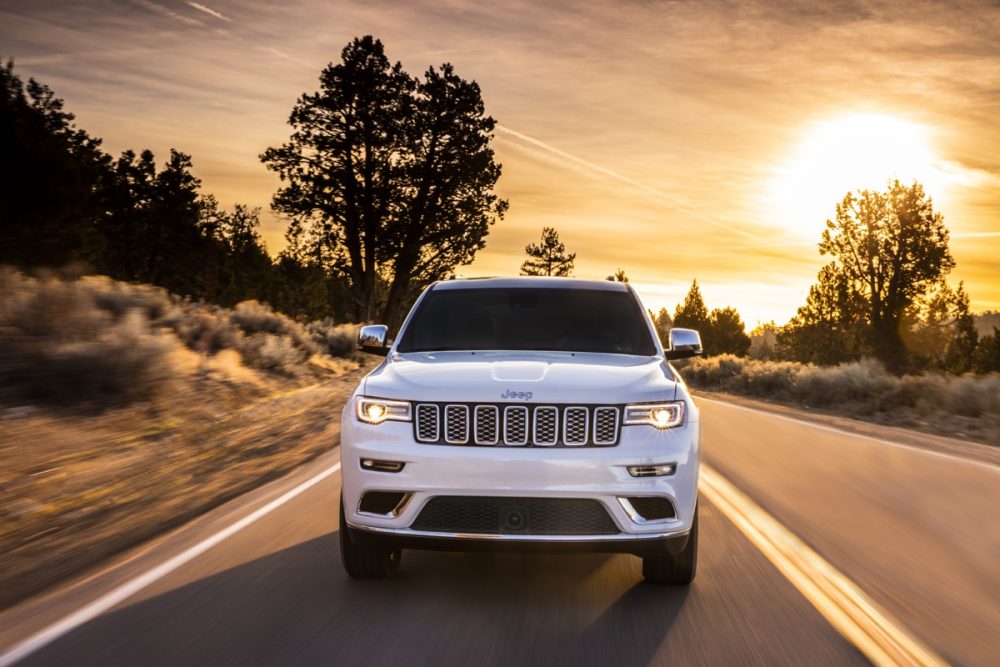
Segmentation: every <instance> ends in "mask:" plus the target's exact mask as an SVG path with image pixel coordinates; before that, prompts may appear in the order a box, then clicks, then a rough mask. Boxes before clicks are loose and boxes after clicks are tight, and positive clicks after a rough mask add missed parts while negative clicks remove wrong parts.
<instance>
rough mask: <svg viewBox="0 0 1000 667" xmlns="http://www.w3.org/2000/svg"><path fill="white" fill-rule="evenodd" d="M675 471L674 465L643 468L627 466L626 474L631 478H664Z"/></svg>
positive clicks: (675, 466) (660, 464)
mask: <svg viewBox="0 0 1000 667" xmlns="http://www.w3.org/2000/svg"><path fill="white" fill-rule="evenodd" d="M676 471H677V464H676V463H654V464H651V465H645V466H628V474H630V475H632V476H633V477H665V476H667V475H673V474H674V473H675V472H676Z"/></svg>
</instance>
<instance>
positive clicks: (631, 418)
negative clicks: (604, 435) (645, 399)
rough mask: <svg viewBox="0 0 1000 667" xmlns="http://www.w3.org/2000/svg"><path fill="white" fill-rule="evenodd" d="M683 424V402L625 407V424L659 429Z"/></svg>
mask: <svg viewBox="0 0 1000 667" xmlns="http://www.w3.org/2000/svg"><path fill="white" fill-rule="evenodd" d="M683 423H684V401H673V402H670V403H644V404H642V405H626V406H625V424H648V425H649V426H655V427H656V428H659V429H665V428H674V427H675V426H680V425H681V424H683Z"/></svg>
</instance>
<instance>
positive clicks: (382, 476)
mask: <svg viewBox="0 0 1000 667" xmlns="http://www.w3.org/2000/svg"><path fill="white" fill-rule="evenodd" d="M699 433H700V429H699V424H698V422H697V421H689V422H688V423H686V424H684V425H683V426H681V427H679V428H675V429H669V430H665V431H659V430H657V429H654V428H652V427H649V426H623V427H622V431H621V436H620V439H619V443H618V445H616V446H614V447H559V448H544V447H532V448H519V447H505V446H494V447H476V446H460V445H428V444H420V443H417V442H415V441H414V439H413V427H412V424H409V423H405V422H386V423H383V424H379V425H377V426H371V425H367V424H362V423H359V422H358V421H357V420H356V419H354V418H353V415H351V414H349V413H348V412H347V411H345V415H344V420H343V427H342V431H341V450H340V451H341V462H342V469H341V472H342V475H343V502H344V513H345V516H346V519H347V523H348V526H349V527H350V528H351V533H352V536H355V537H356V538H358V539H361V540H368V541H373V542H382V543H385V544H387V545H388V544H391V545H397V546H403V547H406V548H423V549H444V550H462V551H464V550H477V549H488V550H505V549H516V550H523V549H533V548H543V549H545V550H548V551H562V550H572V551H581V550H583V551H608V552H624V553H637V554H643V553H655V552H660V553H662V552H663V551H664V550H666V551H671V552H674V551H677V550H678V549H681V548H683V546H684V545H685V544H686V542H687V536H688V533H689V531H690V529H691V525H692V521H693V519H694V511H695V506H696V503H697V488H698V461H699V453H698V452H699ZM366 458H371V459H377V460H385V461H398V462H402V463H404V464H405V466H404V468H403V470H402V471H400V472H398V473H390V472H378V471H372V470H365V469H363V468H362V467H361V460H362V459H366ZM662 463H673V464H675V465H676V469H675V472H674V473H673V474H672V475H669V476H663V477H645V478H636V477H632V476H631V475H630V474H629V472H628V470H627V466H631V465H653V464H662ZM370 491H395V492H402V493H407V494H410V496H409V499H408V501H407V502H406V503H405V506H403V507H402V508H401V509H400V511H399V512H398V514H396V515H394V516H388V515H385V516H383V515H374V514H369V513H364V512H360V511H359V505H360V502H361V498H362V497H363V496H364V494H365V493H368V492H370ZM435 496H494V497H496V496H500V497H511V498H525V497H531V498H586V499H593V500H596V501H598V502H600V503H601V504H602V505H603V506H604V509H605V510H606V511H607V512H608V514H609V515H610V517H611V519H612V520H613V521H614V523H615V524H616V526H617V528H618V530H619V532H618V533H617V534H613V535H579V534H573V535H549V534H546V535H537V534H530V535H529V534H518V533H509V532H499V531H498V532H497V533H496V534H482V533H474V534H473V533H462V532H426V531H418V530H414V529H412V528H411V525H412V524H413V522H414V520H415V519H416V518H417V516H418V515H419V514H420V512H421V510H422V509H423V507H424V505H425V504H426V502H427V501H428V500H430V499H431V498H433V497H435ZM634 496H656V497H665V498H668V499H669V500H670V501H671V502H672V503H673V506H674V511H675V517H674V518H670V519H663V520H655V521H643V520H641V519H639V518H638V517H636V516H635V515H634V513H633V512H630V511H629V509H628V505H627V503H626V504H623V503H622V502H621V500H620V499H621V498H626V497H634Z"/></svg>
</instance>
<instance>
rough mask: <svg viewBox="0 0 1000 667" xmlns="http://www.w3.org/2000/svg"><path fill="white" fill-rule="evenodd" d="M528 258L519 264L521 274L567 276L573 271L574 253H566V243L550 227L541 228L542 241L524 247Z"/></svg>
mask: <svg viewBox="0 0 1000 667" xmlns="http://www.w3.org/2000/svg"><path fill="white" fill-rule="evenodd" d="M524 252H526V253H527V254H528V259H527V260H526V261H525V262H524V264H522V265H521V275H522V276H568V275H570V274H572V273H573V261H574V260H575V259H576V253H575V252H574V253H570V254H566V245H565V244H564V243H562V241H560V240H559V232H557V231H556V230H555V229H553V228H552V227H545V228H544V229H542V242H541V243H529V244H528V245H526V246H525V247H524Z"/></svg>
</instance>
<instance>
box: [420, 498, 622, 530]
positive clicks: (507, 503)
mask: <svg viewBox="0 0 1000 667" xmlns="http://www.w3.org/2000/svg"><path fill="white" fill-rule="evenodd" d="M410 528H412V529H413V530H419V531H424V532H431V533H471V534H478V535H507V534H510V535H616V534H618V533H619V532H620V531H619V530H618V526H617V525H616V524H615V522H614V520H613V519H612V518H611V516H610V515H609V514H608V511H607V510H606V509H605V508H604V505H602V504H601V503H600V502H598V501H596V500H591V499H589V498H506V497H492V496H437V497H435V498H431V499H430V500H428V501H427V504H426V505H424V507H423V509H422V510H420V514H419V515H418V516H417V519H416V520H415V521H414V522H413V525H411V526H410Z"/></svg>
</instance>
